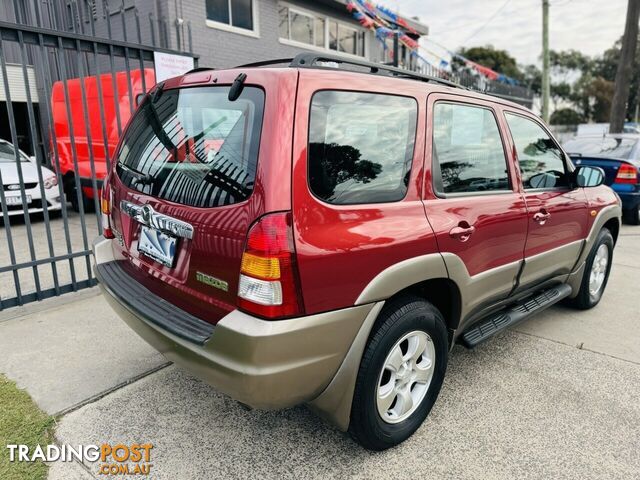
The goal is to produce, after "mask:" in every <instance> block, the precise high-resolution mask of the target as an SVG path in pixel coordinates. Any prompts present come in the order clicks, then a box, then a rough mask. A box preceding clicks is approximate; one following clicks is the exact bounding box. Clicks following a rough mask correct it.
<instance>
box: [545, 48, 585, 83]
mask: <svg viewBox="0 0 640 480" xmlns="http://www.w3.org/2000/svg"><path fill="white" fill-rule="evenodd" d="M549 57H550V61H551V71H552V73H553V76H554V77H555V78H561V83H567V82H568V81H569V79H570V77H571V76H573V74H574V73H575V72H582V73H583V74H585V73H588V72H590V71H591V70H592V69H593V64H594V61H593V59H591V58H589V57H588V56H586V55H584V54H583V53H581V52H579V51H577V50H566V51H557V50H551V51H550V52H549Z"/></svg>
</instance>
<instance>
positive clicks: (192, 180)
mask: <svg viewBox="0 0 640 480" xmlns="http://www.w3.org/2000/svg"><path fill="white" fill-rule="evenodd" d="M602 181H603V172H602V170H600V169H598V168H596V167H579V168H575V167H574V166H573V165H572V163H571V161H570V160H569V158H568V157H567V155H566V154H565V153H564V152H563V151H562V149H561V148H560V147H559V146H558V143H557V142H556V140H555V139H554V138H553V137H552V136H551V134H550V133H549V132H548V130H547V128H546V127H545V125H544V124H543V123H542V122H541V121H540V120H539V119H538V118H537V117H536V116H535V115H533V114H532V113H531V112H530V111H529V110H527V109H525V108H523V107H521V106H518V105H516V104H513V103H510V102H507V101H503V100H501V99H499V98H496V97H491V96H487V95H482V94H478V93H473V92H471V91H468V90H465V89H463V88H459V87H456V86H455V85H453V84H450V83H447V82H445V81H442V80H439V79H435V78H431V77H427V76H421V75H417V74H412V73H409V72H406V71H403V70H397V69H393V68H391V67H383V66H381V65H376V64H368V63H363V62H359V63H353V62H350V61H346V60H344V59H343V58H337V57H326V56H323V57H319V56H315V55H312V54H304V55H300V56H298V57H296V58H295V59H294V60H293V61H292V62H291V63H290V64H289V65H285V66H282V67H278V66H275V65H266V64H259V65H256V64H254V65H248V66H243V67H238V68H235V69H232V70H222V71H217V70H215V71H214V70H197V71H193V72H190V73H188V74H186V75H184V76H182V77H179V78H173V79H171V80H167V81H165V82H164V83H161V84H159V85H157V86H156V87H155V88H154V89H153V90H152V91H151V92H150V93H149V94H147V95H146V97H145V98H144V99H143V100H142V102H141V104H140V105H139V107H138V109H137V112H136V114H135V115H134V116H133V118H132V119H131V121H130V122H129V125H128V127H127V129H126V132H125V134H124V136H123V138H122V140H121V141H120V144H119V146H118V149H117V161H116V162H114V168H113V169H112V170H111V172H110V173H109V176H108V178H107V181H106V183H105V185H106V186H105V188H104V189H103V198H102V212H103V224H104V235H103V236H102V237H100V238H98V239H97V240H96V242H95V244H94V254H95V261H96V275H97V277H98V279H99V281H100V283H101V285H102V288H103V290H104V292H105V295H106V298H107V299H108V300H109V302H110V303H111V305H112V306H113V308H114V309H115V310H116V311H117V312H118V313H119V315H120V316H121V317H122V318H123V319H124V321H125V322H127V323H128V324H129V325H130V326H131V328H132V329H133V330H135V331H136V332H137V333H138V334H139V335H140V336H142V337H143V338H144V339H145V340H146V341H148V342H149V343H150V344H151V345H153V346H154V347H155V348H157V349H158V350H159V351H161V352H162V353H163V354H165V355H166V356H167V357H168V358H169V359H171V360H173V361H174V362H175V363H177V364H178V365H181V366H183V367H184V368H186V369H187V370H190V371H191V372H193V373H194V374H195V375H197V376H198V377H200V378H202V379H204V380H206V381H207V382H209V383H210V384H212V385H214V386H215V387H216V388H218V389H219V390H221V391H222V392H225V393H227V394H228V395H230V396H232V397H233V398H235V399H237V400H238V401H240V402H242V403H244V404H247V405H249V406H251V407H255V408H265V409H273V408H283V407H289V406H292V405H296V404H300V403H307V404H308V405H309V406H310V407H311V408H312V409H313V410H315V411H316V412H318V413H319V414H320V415H322V416H323V417H324V418H326V419H328V420H329V421H330V422H332V423H333V424H335V425H337V426H338V427H339V428H340V429H342V430H344V431H349V432H350V433H351V434H352V436H353V437H354V438H355V439H356V440H357V441H358V442H359V443H361V444H362V445H363V446H365V447H366V448H369V449H375V450H379V449H384V448H387V447H390V446H393V445H395V444H397V443H399V442H401V441H403V440H405V439H406V438H407V437H409V436H410V435H411V434H412V433H413V432H414V431H415V430H416V429H417V428H418V427H419V426H420V424H421V423H422V422H423V420H424V419H425V417H426V416H427V414H428V413H429V410H430V409H431V407H432V406H433V404H434V402H435V400H436V397H437V396H438V392H439V390H440V386H441V385H442V381H443V379H444V375H445V370H446V366H447V356H448V352H449V350H450V348H451V347H452V346H453V345H454V344H455V343H456V342H458V343H462V344H464V345H466V346H467V347H473V346H475V345H477V344H478V343H480V342H482V341H483V340H485V339H487V338H489V337H490V336H492V335H493V334H495V333H496V332H499V331H501V330H502V329H504V328H506V327H508V326H510V325H513V324H514V323H516V322H518V321H520V320H522V319H524V318H525V317H528V316H529V315H531V314H533V313H535V312H538V311H540V310H542V309H544V308H545V307H548V306H549V305H552V304H554V303H556V302H558V301H560V300H564V301H565V302H568V303H571V304H573V305H575V306H576V307H578V308H582V309H585V308H591V307H593V306H594V305H596V304H597V303H598V302H599V300H600V298H601V296H602V294H603V291H604V289H605V286H606V283H607V278H608V275H609V270H610V268H611V259H612V254H613V248H614V244H615V241H616V238H617V236H618V232H619V228H620V217H621V209H620V201H619V199H618V198H617V196H616V195H615V193H614V192H613V191H612V190H611V189H610V188H609V187H606V186H603V185H602Z"/></svg>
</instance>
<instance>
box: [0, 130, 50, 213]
mask: <svg viewBox="0 0 640 480" xmlns="http://www.w3.org/2000/svg"><path fill="white" fill-rule="evenodd" d="M18 156H19V158H20V166H21V170H22V178H23V180H24V194H25V197H26V198H25V199H26V201H27V205H28V211H29V213H38V212H42V211H44V209H45V208H46V209H48V210H60V209H61V208H62V203H61V202H60V190H59V189H58V178H57V177H56V174H55V173H53V172H52V171H51V170H49V169H48V168H46V167H41V168H40V171H41V172H42V182H43V184H44V196H45V198H44V201H43V199H42V193H41V189H40V185H39V181H40V179H39V178H38V166H37V165H36V162H35V160H34V159H32V158H29V157H28V156H27V155H26V154H25V153H24V152H23V151H21V150H18ZM0 175H2V189H3V190H4V200H5V202H6V208H7V213H8V214H9V216H13V215H23V214H24V209H23V205H22V195H21V192H20V180H19V179H20V177H19V176H18V165H17V163H16V156H15V149H14V147H13V144H12V143H9V142H7V141H6V140H2V139H0ZM3 212H4V207H3V208H2V209H1V210H0V217H2V216H3V215H4V213H3Z"/></svg>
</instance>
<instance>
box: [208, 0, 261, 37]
mask: <svg viewBox="0 0 640 480" xmlns="http://www.w3.org/2000/svg"><path fill="white" fill-rule="evenodd" d="M206 9H207V19H209V20H213V21H214V22H220V23H226V24H228V25H233V26H234V27H238V28H244V29H246V30H253V0H206Z"/></svg>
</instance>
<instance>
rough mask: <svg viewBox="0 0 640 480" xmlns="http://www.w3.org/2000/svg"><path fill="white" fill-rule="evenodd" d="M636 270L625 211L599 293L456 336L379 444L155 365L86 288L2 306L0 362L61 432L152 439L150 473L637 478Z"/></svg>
mask: <svg viewBox="0 0 640 480" xmlns="http://www.w3.org/2000/svg"><path fill="white" fill-rule="evenodd" d="M639 282H640V227H638V228H634V227H627V226H625V227H624V228H623V231H622V233H621V237H620V241H619V245H618V248H617V249H616V252H615V257H614V267H613V270H612V275H611V279H610V282H609V286H608V288H607V292H606V294H605V296H604V298H603V300H602V302H601V303H600V305H599V306H598V307H597V308H595V309H593V310H590V311H587V312H576V311H573V310H569V309H566V308H564V307H554V308H552V309H550V310H548V311H546V312H544V313H542V314H540V315H538V316H537V317H535V318H533V319H531V320H530V321H528V322H526V323H523V324H521V325H519V326H518V327H516V328H515V329H512V330H510V331H507V332H506V333H503V334H501V335H499V336H497V337H495V338H493V339H492V340H490V341H489V342H487V343H486V344H484V345H481V346H480V347H478V348H477V349H475V350H472V351H469V350H465V349H463V348H461V347H456V348H454V350H453V352H452V353H451V356H450V363H449V369H448V372H447V377H446V379H445V382H444V386H443V389H442V392H441V394H440V397H439V399H438V401H437V403H436V405H435V407H434V409H433V411H432V413H431V415H430V416H429V418H428V419H427V421H426V422H425V424H424V425H423V426H422V427H421V428H420V429H419V430H418V432H417V433H416V434H415V435H414V436H413V437H412V438H411V439H410V440H408V441H407V442H405V443H404V444H402V445H401V446H399V447H397V448H394V449H391V450H388V451H386V452H381V453H371V452H367V451H365V450H363V449H361V448H360V447H358V446H357V445H356V444H355V443H353V442H352V441H351V440H350V439H349V437H348V436H347V435H345V434H343V433H340V432H338V431H336V430H335V429H333V428H332V427H330V426H328V425H326V424H325V423H324V422H323V421H321V420H319V419H318V418H316V417H315V416H314V415H313V414H311V413H310V412H309V411H308V410H307V409H306V408H304V407H298V408H293V409H289V410H284V411H279V412H259V411H247V410H245V409H243V408H242V407H240V406H239V405H238V404H237V403H236V402H234V401H232V400H230V399H228V398H226V397H224V396H223V395H221V394H219V393H217V392H216V391H215V389H213V388H211V387H209V386H207V385H205V384H203V383H202V382H200V381H199V380H197V379H195V378H193V377H191V376H190V375H188V374H186V373H184V372H182V371H181V370H179V369H178V368H176V367H175V366H172V365H171V366H166V365H165V364H164V363H163V362H164V361H163V359H162V357H160V356H159V355H157V354H155V353H154V352H153V351H152V350H150V349H149V347H148V346H147V345H146V344H144V343H143V342H142V341H140V340H139V339H137V338H136V337H135V336H133V333H130V332H128V330H127V329H126V327H124V326H123V325H122V323H121V322H120V320H118V319H117V318H115V317H114V315H113V314H112V313H111V312H110V311H109V310H108V309H107V308H106V305H105V303H104V300H102V298H101V297H100V296H97V295H90V294H84V295H83V296H82V298H75V299H71V300H67V302H68V303H67V304H66V305H56V307H55V308H46V305H45V308H46V310H40V311H39V310H38V309H37V308H36V306H33V307H30V308H31V310H29V309H23V310H20V311H18V310H15V311H14V312H16V313H13V314H12V315H13V316H14V317H15V318H12V319H11V318H9V317H8V316H6V315H5V317H0V351H3V352H7V353H8V355H6V354H5V355H2V356H0V371H4V372H6V373H7V374H8V376H9V377H11V378H14V379H16V380H17V381H18V383H19V384H20V385H21V386H23V387H25V388H27V390H28V391H29V392H30V393H31V394H32V396H33V397H34V398H35V399H36V401H37V402H38V403H39V404H40V405H41V406H43V407H44V408H46V409H47V410H48V411H50V412H52V413H55V412H66V413H65V414H64V415H63V416H62V418H61V420H60V422H59V425H58V427H57V433H56V435H57V440H58V442H59V443H66V444H90V443H98V444H100V443H103V442H111V443H129V442H138V443H145V442H150V443H153V444H154V449H153V455H152V463H153V467H152V472H151V473H152V475H151V477H152V478H170V479H174V478H250V477H258V478H296V479H300V478H345V477H352V478H407V477H425V478H427V477H428V478H455V479H460V478H500V479H513V478H576V479H585V478H594V479H596V478H597V479H601V478H620V479H631V478H640V449H639V448H638V445H640V402H639V401H638V399H639V398H640V387H639V385H640V314H639V313H638V293H637V288H638V284H639ZM87 295H89V296H87ZM57 301H58V302H59V300H57ZM5 313H6V312H5ZM87 315H89V316H90V317H91V318H86V317H87ZM3 318H4V320H6V321H4V322H2V319H3ZM29 331H30V332H41V333H40V334H39V335H40V336H41V337H42V339H41V341H39V342H38V345H39V348H40V350H39V351H38V353H37V354H29V353H28V352H25V350H29V349H30V348H31V347H30V345H32V343H33V340H32V339H31V340H29V339H28V337H26V335H27V332H29ZM31 335H33V333H32V334H31ZM69 336H72V338H73V339H72V340H71V341H66V343H65V341H63V340H62V339H63V338H68V337H69ZM58 337H59V338H60V341H57V339H58ZM45 338H49V339H51V338H53V341H45ZM58 343H62V345H63V346H61V347H59V346H58V345H57V344H58ZM73 345H76V347H73ZM19 352H22V353H19ZM19 354H20V355H22V357H21V359H20V361H15V360H14V361H9V360H7V359H8V358H12V357H13V356H14V355H19ZM39 372H40V374H39ZM51 392H53V394H52V393H51ZM91 477H95V478H102V477H104V475H99V474H98V473H97V468H96V465H91V464H87V465H78V464H61V463H56V464H54V465H53V466H52V469H51V471H50V478H65V479H67V478H91Z"/></svg>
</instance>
